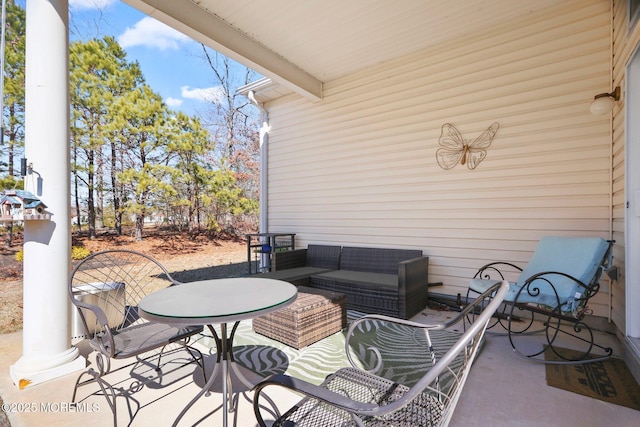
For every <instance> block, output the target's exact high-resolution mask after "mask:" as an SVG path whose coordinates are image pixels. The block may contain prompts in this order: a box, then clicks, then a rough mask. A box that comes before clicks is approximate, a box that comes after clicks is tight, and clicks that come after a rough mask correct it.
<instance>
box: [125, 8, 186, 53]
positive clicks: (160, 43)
mask: <svg viewBox="0 0 640 427" xmlns="http://www.w3.org/2000/svg"><path fill="white" fill-rule="evenodd" d="M189 41H191V39H190V38H189V37H187V36H185V35H184V34H182V33H181V32H179V31H177V30H174V29H173V28H171V27H169V26H168V25H165V24H163V23H162V22H160V21H156V20H155V19H153V18H151V17H148V16H146V17H144V18H142V19H141V20H139V21H138V22H137V23H136V24H135V25H134V26H133V27H129V28H127V29H126V30H125V31H124V33H122V34H121V35H120V36H119V37H118V43H120V46H122V47H123V48H125V49H126V48H127V47H132V46H146V47H154V48H158V49H160V50H166V49H178V48H179V47H180V44H182V43H186V42H189Z"/></svg>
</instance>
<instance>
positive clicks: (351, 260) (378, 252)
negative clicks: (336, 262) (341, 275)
mask: <svg viewBox="0 0 640 427" xmlns="http://www.w3.org/2000/svg"><path fill="white" fill-rule="evenodd" d="M420 256H422V251H421V250H412V249H385V248H358V247H347V246H345V247H344V248H342V255H341V256H340V269H341V270H352V271H368V272H371V273H385V274H393V275H396V276H397V274H398V263H400V262H401V261H406V260H409V259H413V258H417V257H420ZM396 287H397V279H396Z"/></svg>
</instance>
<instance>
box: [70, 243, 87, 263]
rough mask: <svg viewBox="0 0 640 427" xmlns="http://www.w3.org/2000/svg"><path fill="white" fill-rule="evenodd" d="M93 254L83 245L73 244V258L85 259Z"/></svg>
mask: <svg viewBox="0 0 640 427" xmlns="http://www.w3.org/2000/svg"><path fill="white" fill-rule="evenodd" d="M89 255H91V251H89V249H87V248H84V247H82V246H73V247H72V248H71V259H75V260H80V259H85V258H86V257H88V256H89Z"/></svg>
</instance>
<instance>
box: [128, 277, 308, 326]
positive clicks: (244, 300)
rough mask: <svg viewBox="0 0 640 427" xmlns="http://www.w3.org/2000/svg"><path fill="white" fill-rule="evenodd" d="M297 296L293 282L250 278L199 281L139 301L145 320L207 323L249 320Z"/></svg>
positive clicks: (167, 289) (192, 323)
mask: <svg viewBox="0 0 640 427" xmlns="http://www.w3.org/2000/svg"><path fill="white" fill-rule="evenodd" d="M296 295H297V289H296V287H295V286H294V285H292V284H290V283H287V282H283V281H281V280H274V279H261V278H252V277H243V278H231V279H212V280H201V281H198V282H189V283H183V284H180V285H176V286H171V287H169V288H165V289H162V290H160V291H157V292H154V293H153V294H151V295H148V296H146V297H144V298H143V299H142V300H141V301H140V303H139V304H138V308H139V309H140V316H142V317H143V318H145V319H147V320H153V321H157V322H164V323H172V324H181V325H209V324H212V323H213V324H217V323H227V322H235V321H239V320H245V319H251V318H253V317H256V316H259V315H263V314H265V313H268V312H271V311H274V310H278V309H281V308H282V307H284V306H285V305H287V304H289V303H291V302H293V300H295V298H296Z"/></svg>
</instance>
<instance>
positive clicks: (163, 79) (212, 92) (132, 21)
mask: <svg viewBox="0 0 640 427" xmlns="http://www.w3.org/2000/svg"><path fill="white" fill-rule="evenodd" d="M69 12H70V23H69V26H70V32H71V34H70V40H77V39H82V40H86V39H89V38H94V37H103V36H105V35H111V36H114V37H115V38H116V40H118V42H119V43H120V45H121V46H122V47H123V48H124V49H125V50H126V52H127V58H128V60H129V61H132V62H133V61H137V62H138V63H139V64H140V67H141V69H142V72H143V74H144V77H145V80H146V82H147V83H148V84H149V86H150V87H151V88H152V89H153V90H154V91H156V92H157V93H159V94H160V95H161V96H162V98H163V99H164V101H165V102H166V103H167V104H168V105H169V107H170V108H172V109H174V110H181V111H184V112H185V113H187V114H196V115H199V116H202V115H203V114H206V112H207V111H208V109H210V108H211V101H215V99H216V96H217V95H216V94H217V93H219V89H218V88H217V87H216V85H217V81H216V80H215V75H214V74H213V72H212V71H211V69H210V68H209V66H208V65H207V64H206V63H205V60H204V58H203V55H202V47H201V45H200V44H199V43H197V42H195V41H193V40H192V39H190V38H188V37H187V36H185V35H183V34H182V33H180V32H178V31H176V30H173V29H172V28H170V27H168V26H166V25H164V24H162V23H160V22H158V21H156V20H155V19H153V18H151V17H149V16H147V15H145V14H143V13H141V12H139V11H138V10H136V9H134V8H132V7H130V6H129V5H127V4H125V3H123V2H121V1H120V0H69ZM234 65H235V66H236V67H238V70H240V69H241V66H239V65H238V64H235V63H234ZM242 68H243V67H242ZM257 78H259V76H258V75H257V74H256V77H255V79H257Z"/></svg>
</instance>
